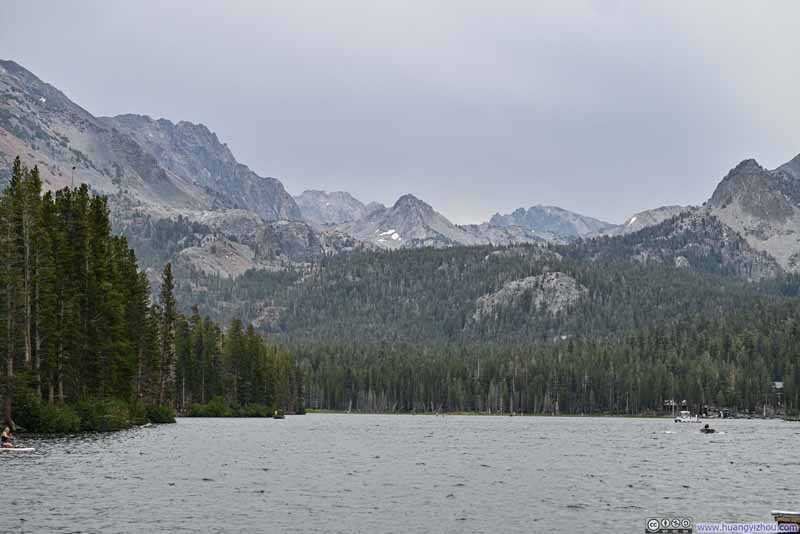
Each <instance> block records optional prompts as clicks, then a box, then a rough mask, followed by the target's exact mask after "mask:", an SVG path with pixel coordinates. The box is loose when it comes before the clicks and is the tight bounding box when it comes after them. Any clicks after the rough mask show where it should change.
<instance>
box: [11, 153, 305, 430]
mask: <svg viewBox="0 0 800 534" xmlns="http://www.w3.org/2000/svg"><path fill="white" fill-rule="evenodd" d="M0 258H2V271H0V351H1V353H2V359H3V360H4V363H5V365H4V366H3V370H2V391H1V392H0V393H2V396H3V398H4V401H5V402H4V405H5V411H6V413H5V416H6V418H10V417H11V413H10V411H11V408H12V400H15V401H18V402H15V403H14V404H16V406H15V409H16V415H15V417H17V419H19V414H22V415H23V417H27V419H28V422H29V426H33V427H36V426H37V424H38V425H39V426H47V425H45V422H46V421H45V420H47V419H54V420H61V421H64V422H65V423H64V424H65V426H66V427H67V428H70V429H71V428H72V427H73V426H74V425H75V420H76V417H73V416H74V415H75V412H77V414H78V416H79V417H77V419H81V418H82V417H83V418H84V419H87V420H89V419H92V420H94V419H97V420H101V419H103V417H102V414H101V415H100V416H98V417H91V416H90V415H91V414H95V415H96V412H98V410H99V411H102V410H106V411H109V412H114V413H116V414H117V415H119V417H120V418H122V419H124V418H126V417H127V418H128V419H130V420H133V419H137V418H138V419H141V418H142V417H141V414H142V413H149V414H153V415H152V417H151V419H152V418H155V419H170V418H171V416H170V415H169V413H170V412H171V411H172V410H175V409H177V410H180V411H189V410H190V409H191V403H192V402H198V403H199V402H202V401H203V400H205V399H207V398H211V397H212V396H214V395H219V396H222V397H223V398H224V399H225V400H226V401H227V402H229V403H231V404H233V405H237V404H239V403H241V402H253V403H263V404H265V405H270V406H272V405H276V404H280V407H281V408H284V407H285V408H290V407H294V406H295V405H296V404H297V402H296V398H295V396H294V395H296V393H297V391H298V390H300V389H302V388H301V387H299V386H298V385H297V384H296V379H297V376H295V374H294V373H293V372H292V365H293V363H292V359H291V356H289V355H287V354H286V353H285V351H282V350H279V349H275V348H272V347H269V346H268V345H267V344H266V342H265V341H264V339H263V338H262V337H261V336H257V335H255V333H254V332H252V331H244V332H243V331H241V324H239V326H232V327H231V328H230V329H228V330H227V331H223V330H222V329H221V328H220V327H219V326H217V325H216V324H214V323H212V322H211V321H209V320H207V319H205V320H200V319H199V318H198V317H197V316H192V317H191V318H190V319H188V320H187V319H186V318H185V317H183V316H182V315H181V314H180V313H179V311H178V308H177V303H176V300H175V296H174V286H175V280H174V277H173V273H172V268H171V265H170V264H169V263H167V264H166V266H165V267H164V270H163V273H162V275H161V281H160V290H159V297H158V298H157V299H156V302H152V300H153V299H151V288H150V283H149V281H148V278H147V276H146V274H145V273H144V272H142V271H140V270H139V269H138V266H137V261H136V255H135V253H134V252H133V250H132V249H131V248H130V247H129V246H128V243H127V240H126V239H125V238H124V237H121V236H116V235H113V234H112V231H111V223H110V218H109V209H108V204H107V200H106V198H105V197H103V196H99V195H95V194H91V192H90V191H89V188H88V187H87V186H86V185H85V184H84V185H81V186H80V187H78V188H74V189H69V188H67V189H63V190H60V191H56V192H50V191H46V192H43V191H42V182H41V178H40V175H39V170H38V168H37V167H33V168H32V169H28V168H26V167H25V166H24V165H22V163H21V162H20V159H19V158H17V159H15V161H14V164H13V168H12V173H11V177H10V179H9V183H8V186H7V187H6V189H5V190H4V191H3V193H2V196H0ZM259 373H260V374H259ZM255 380H260V381H261V382H262V383H266V382H270V386H269V388H266V389H264V388H262V389H261V390H258V389H257V388H256V387H255V386H252V385H251V383H252V382H253V381H255ZM187 392H188V394H187ZM120 407H122V408H120ZM123 412H124V413H123ZM65 414H66V415H65ZM106 415H110V414H106ZM84 416H85V417H84ZM23 426H24V425H23ZM85 426H86V425H84V427H85ZM90 426H91V425H90ZM34 429H35V428H34Z"/></svg>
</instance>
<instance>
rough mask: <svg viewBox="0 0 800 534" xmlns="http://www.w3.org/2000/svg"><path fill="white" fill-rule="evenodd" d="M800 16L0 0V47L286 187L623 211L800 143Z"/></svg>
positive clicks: (487, 5)
mask: <svg viewBox="0 0 800 534" xmlns="http://www.w3.org/2000/svg"><path fill="white" fill-rule="evenodd" d="M206 4H211V5H206ZM798 20H800V2H794V1H785V2H747V3H745V2H741V3H739V2H732V1H730V0H726V1H720V2H696V1H687V2H663V1H659V2H652V3H648V2H622V1H620V2H616V1H613V0H604V1H597V2H583V1H575V2H567V1H564V0H558V1H554V2H544V1H519V2H502V1H496V2H488V1H485V0H482V1H474V2H473V1H467V0H455V1H452V2H435V1H432V0H425V1H422V0H421V1H418V2H413V1H409V0H405V1H397V2H393V1H385V0H381V1H374V0H365V1H363V2H356V1H350V0H336V1H335V2H329V1H319V2H303V1H298V0H292V1H283V2H269V1H266V0H262V1H252V2H235V1H229V0H228V1H225V2H222V1H219V2H215V3H212V2H199V1H194V0H193V1H188V0H187V1H169V2H164V1H142V0H139V1H137V2H106V1H96V2H88V1H85V2H78V1H75V2H61V1H52V2H41V1H35V0H10V1H9V0H6V1H5V2H3V6H2V8H0V24H1V25H2V26H1V27H2V31H0V57H2V58H6V59H13V60H15V61H17V62H19V63H21V64H22V65H23V66H25V67H27V68H28V69H30V70H31V71H33V72H34V73H35V74H37V75H38V76H39V77H40V78H42V79H43V80H45V81H47V82H50V83H52V84H53V85H55V86H56V87H58V88H60V89H61V90H63V91H64V92H65V93H66V94H67V96H69V97H70V98H72V99H73V100H74V101H75V102H77V103H78V104H80V105H82V106H83V107H85V108H86V109H87V110H89V111H90V112H91V113H93V114H95V115H113V114H119V113H129V112H130V113H141V114H147V115H150V116H152V117H154V118H158V117H165V118H168V119H171V120H174V121H177V120H188V121H192V122H201V123H203V124H205V125H207V126H208V127H209V128H211V129H212V130H213V131H215V132H216V133H217V135H218V136H219V138H220V140H221V141H223V142H226V143H227V144H228V145H229V147H230V148H231V150H232V151H233V153H234V154H235V155H236V157H237V158H238V159H239V160H240V161H241V162H243V163H246V164H247V165H249V166H250V167H251V168H252V169H253V170H255V171H256V172H258V173H259V174H262V175H267V176H275V177H278V178H280V179H281V180H282V181H283V183H284V185H285V186H286V188H287V190H288V191H289V192H290V193H292V194H298V193H300V192H302V191H303V190H304V189H311V188H313V189H325V190H347V191H349V192H351V193H352V194H354V195H355V196H356V197H358V198H360V199H361V200H364V201H370V200H376V201H379V202H383V203H387V204H388V203H392V202H394V200H395V199H396V198H397V197H398V196H400V195H402V194H403V193H407V192H411V193H413V194H415V195H417V196H419V197H421V198H423V199H424V200H426V201H428V202H429V203H431V204H432V205H433V206H434V207H435V208H436V209H438V210H439V211H441V212H442V213H444V214H445V215H446V216H448V217H450V218H451V219H452V220H454V221H455V222H459V223H464V222H478V221H482V220H486V219H487V218H488V217H489V216H491V215H492V214H493V213H494V212H496V211H501V212H506V211H510V210H513V209H514V208H517V207H520V206H531V205H534V204H554V205H558V206H561V207H564V208H567V209H571V210H575V211H578V212H581V213H585V214H587V215H592V216H595V217H599V218H602V219H606V220H609V221H611V222H621V221H622V220H624V219H625V218H626V217H627V216H629V215H631V214H632V213H634V212H636V211H640V210H642V209H646V208H651V207H656V206H659V205H664V204H690V203H693V204H697V203H700V202H702V201H703V200H705V199H706V198H708V197H709V196H710V194H711V192H712V191H713V188H714V186H715V185H716V183H717V182H718V181H719V179H720V178H721V177H722V176H723V175H724V174H725V173H726V172H727V171H728V170H729V169H730V168H732V167H733V166H734V165H735V164H736V163H738V162H739V161H740V160H742V159H744V158H748V157H755V158H756V159H758V160H759V162H761V163H762V164H763V165H765V166H768V167H775V166H777V165H779V164H781V163H783V162H785V161H787V160H789V159H791V158H792V157H793V156H795V155H796V154H797V153H800V105H798V96H797V95H798V87H800V60H798V58H800V33H798V32H797V22H798Z"/></svg>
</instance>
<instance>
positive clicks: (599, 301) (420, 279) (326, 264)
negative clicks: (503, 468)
mask: <svg viewBox="0 0 800 534" xmlns="http://www.w3.org/2000/svg"><path fill="white" fill-rule="evenodd" d="M688 217H690V218H686V217H684V216H679V217H675V218H672V219H669V220H667V221H664V222H663V223H662V224H660V225H658V226H656V227H652V228H648V229H646V230H644V231H643V232H640V233H638V234H631V235H627V236H622V237H616V238H601V239H596V240H590V241H578V242H575V243H572V244H570V245H566V246H548V247H540V246H529V247H528V246H524V247H512V248H497V247H461V248H454V249H447V250H434V249H422V250H406V251H402V250H401V251H394V252H371V253H366V252H362V253H351V254H346V255H338V256H335V257H329V258H326V259H324V260H323V261H322V262H321V263H320V264H319V265H315V266H313V268H311V269H307V270H304V271H292V272H281V273H266V272H248V273H246V274H245V275H244V276H242V277H241V278H239V279H237V280H236V281H230V280H226V279H221V278H203V279H202V280H201V279H199V278H198V276H199V275H197V274H196V273H195V274H191V273H187V274H186V275H185V276H182V280H183V282H182V283H181V284H180V285H179V288H178V294H179V295H180V296H181V299H185V301H187V302H188V301H192V302H194V303H196V304H197V305H198V306H199V308H200V310H201V311H202V312H203V313H209V314H212V315H214V316H215V317H217V318H219V319H220V320H223V321H227V320H230V319H231V318H233V317H241V318H243V319H246V320H249V321H252V322H254V323H255V324H256V325H257V326H258V327H259V328H261V329H262V330H264V331H266V332H269V333H270V335H272V336H274V337H277V338H279V339H281V340H283V342H284V343H285V344H286V345H287V346H289V347H291V351H292V352H293V353H294V354H295V356H296V358H297V361H298V364H299V365H300V367H301V368H302V370H303V373H304V376H305V380H304V383H305V388H306V390H305V394H306V401H307V405H308V406H311V407H315V408H325V409H353V410H363V411H431V410H444V411H454V410H456V411H473V410H474V411H492V412H498V411H503V412H508V411H517V412H526V413H531V412H534V413H597V412H599V413H617V414H621V413H630V414H635V413H654V412H658V411H660V410H662V408H663V402H664V401H665V400H667V399H678V400H686V401H687V403H688V405H689V406H691V407H692V408H693V409H694V410H697V411H701V410H703V409H705V407H706V406H708V407H729V408H732V409H734V410H742V411H745V410H746V411H751V412H752V411H758V412H759V413H763V412H764V411H766V412H768V413H774V412H775V411H776V410H778V411H783V410H789V411H794V410H797V408H798V390H797V383H798V378H800V377H798V375H797V373H798V353H797V351H796V346H797V345H798V342H800V324H798V318H800V317H799V316H798V311H800V308H798V305H799V304H800V301H799V300H798V298H797V296H798V279H797V277H796V276H794V275H786V274H781V271H780V269H779V268H777V267H776V266H775V264H774V262H771V261H770V259H769V258H768V257H766V256H764V255H763V254H762V253H759V252H754V251H753V250H752V249H750V248H749V246H748V245H747V244H746V243H744V242H743V240H741V239H740V238H737V236H736V235H735V234H734V235H731V234H729V233H726V232H727V231H726V229H725V228H724V227H723V226H721V225H720V224H718V221H716V220H714V219H705V218H696V217H694V218H691V217H693V216H692V215H691V214H690V215H689V216H688ZM767 272H769V273H770V276H761V275H759V273H761V274H763V273H767ZM548 273H550V274H553V275H556V274H557V275H558V276H556V277H554V276H550V275H549V274H548ZM565 279H566V280H568V281H573V282H574V283H573V282H570V283H569V284H566V285H564V284H561V285H559V284H555V285H552V286H547V283H548V280H565ZM754 280H759V281H754ZM197 286H202V287H207V288H209V290H208V291H203V292H192V288H193V287H197ZM575 288H578V289H575ZM514 291H516V293H514ZM570 291H571V292H572V293H569V292H570ZM563 292H567V293H568V294H567V296H566V297H567V298H562V297H564V295H562V294H561V293H563ZM487 302H489V303H491V307H490V309H489V311H488V312H485V311H484V310H483V307H485V306H486V305H487ZM556 303H560V304H559V305H558V306H556ZM565 303H566V304H565ZM774 382H784V384H785V391H783V392H781V394H780V396H779V395H777V394H776V392H775V390H774V386H773V383H774Z"/></svg>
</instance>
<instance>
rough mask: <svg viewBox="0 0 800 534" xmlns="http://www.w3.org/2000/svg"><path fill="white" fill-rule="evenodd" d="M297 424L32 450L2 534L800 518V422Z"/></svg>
mask: <svg viewBox="0 0 800 534" xmlns="http://www.w3.org/2000/svg"><path fill="white" fill-rule="evenodd" d="M711 424H712V426H713V427H716V428H717V429H718V430H720V431H723V432H724V434H714V435H704V434H701V433H700V432H699V431H698V429H699V425H696V424H675V423H673V422H671V421H670V420H668V419H623V418H593V417H585V418H579V417H573V418H549V417H484V416H480V417H476V416H446V417H436V416H411V415H401V416H382V415H322V414H318V415H306V416H295V417H291V416H290V417H287V419H285V420H282V421H278V420H272V419H179V421H178V423H177V424H175V425H163V426H157V427H151V428H140V429H136V430H131V431H126V432H119V433H115V434H105V435H99V434H98V435H88V436H81V437H74V438H60V439H31V440H25V441H21V442H20V443H19V445H31V446H35V447H37V451H36V452H34V453H29V454H22V453H5V454H3V453H0V469H1V470H2V475H3V476H2V481H3V488H2V493H0V517H2V525H0V531H3V532H5V531H6V529H8V530H9V531H12V532H137V533H140V532H205V533H209V532H370V533H371V532H545V531H548V530H552V531H554V532H578V531H580V532H589V531H591V532H644V524H645V519H646V518H648V517H652V516H663V515H672V514H675V515H684V516H685V515H689V516H691V517H693V518H694V519H695V520H696V521H700V520H702V521H768V520H770V519H771V516H770V511H771V510H772V509H775V508H784V509H785V508H790V509H795V508H799V507H800V484H798V480H800V455H799V454H798V448H797V443H798V437H799V436H800V423H786V422H783V421H751V420H722V421H711Z"/></svg>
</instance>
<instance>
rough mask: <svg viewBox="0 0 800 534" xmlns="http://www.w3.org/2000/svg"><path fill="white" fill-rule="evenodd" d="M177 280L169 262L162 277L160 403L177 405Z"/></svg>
mask: <svg viewBox="0 0 800 534" xmlns="http://www.w3.org/2000/svg"><path fill="white" fill-rule="evenodd" d="M174 290H175V282H174V280H173V278H172V265H171V264H169V263H167V264H166V265H165V266H164V272H163V274H162V277H161V292H160V299H159V302H160V304H161V321H160V328H159V336H160V346H161V364H160V373H161V380H160V389H159V394H158V403H159V405H162V406H170V407H172V408H174V407H175V370H176V369H175V365H176V361H175V325H176V321H177V309H176V304H175V295H174Z"/></svg>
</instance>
